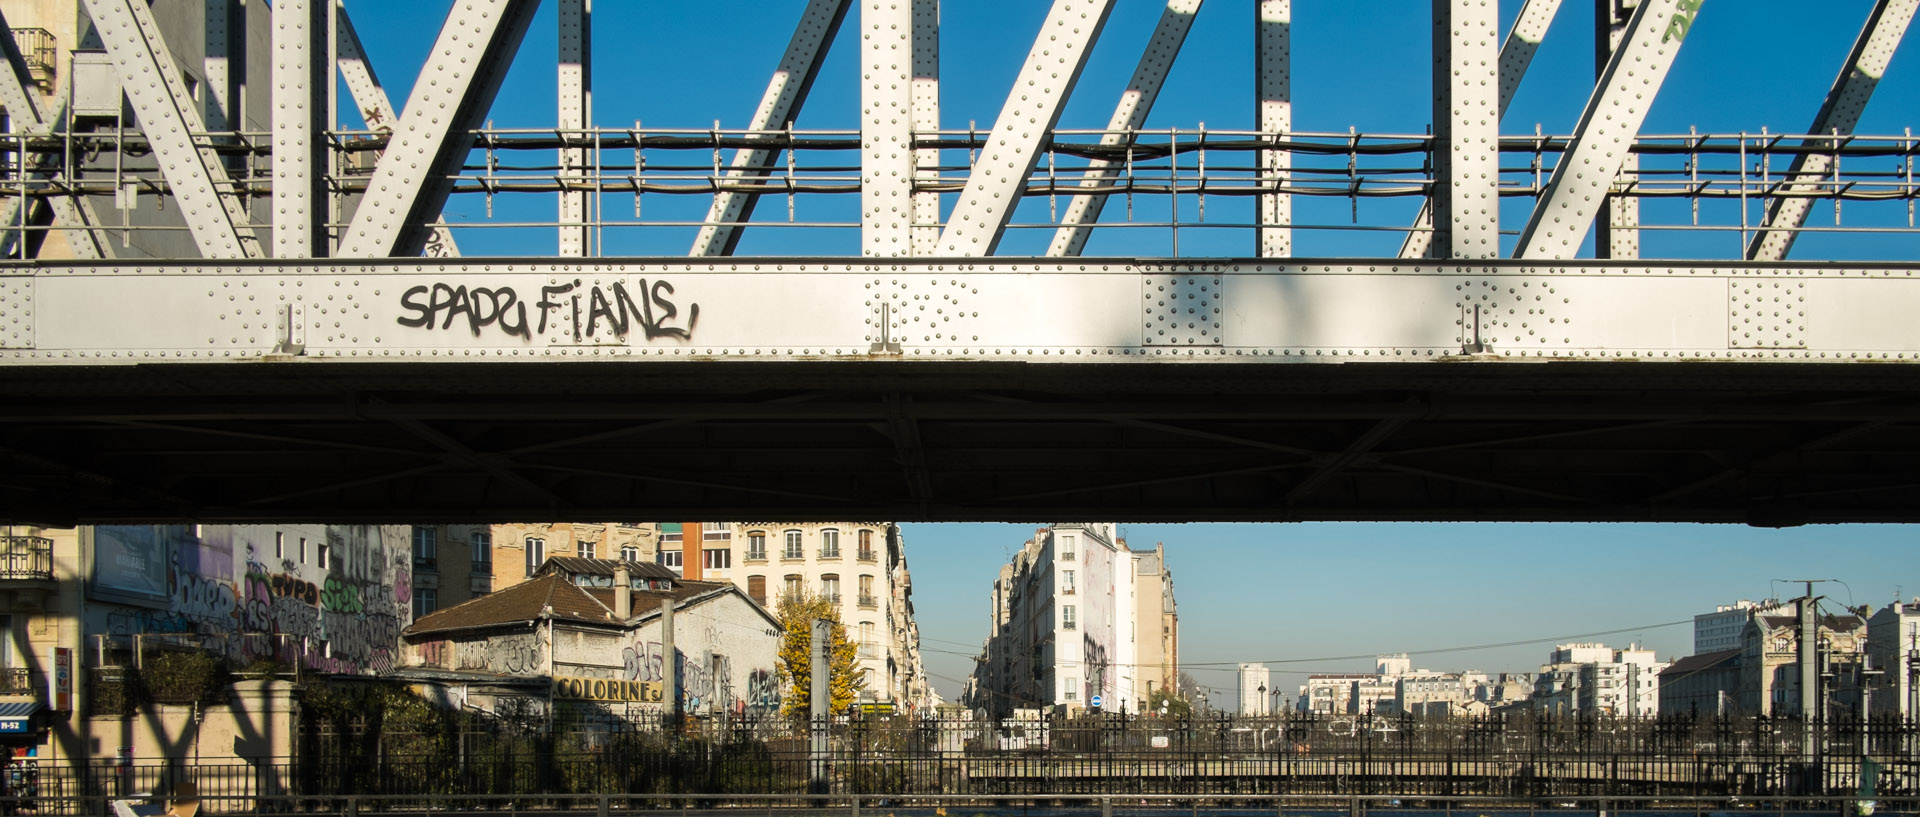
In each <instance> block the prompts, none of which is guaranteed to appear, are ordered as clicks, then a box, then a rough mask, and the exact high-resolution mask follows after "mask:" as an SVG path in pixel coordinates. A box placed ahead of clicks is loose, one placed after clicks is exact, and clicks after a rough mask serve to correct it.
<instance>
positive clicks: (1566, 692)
mask: <svg viewBox="0 0 1920 817" xmlns="http://www.w3.org/2000/svg"><path fill="white" fill-rule="evenodd" d="M1671 663H1672V662H1668V661H1660V660H1659V659H1658V658H1656V657H1655V655H1654V652H1653V651H1652V650H1643V649H1640V648H1639V646H1638V645H1633V646H1629V647H1627V648H1626V649H1614V648H1612V647H1608V646H1607V645H1605V644H1561V645H1558V646H1556V647H1554V648H1553V653H1552V655H1551V657H1550V658H1549V660H1548V663H1547V664H1544V665H1542V666H1541V667H1540V674H1539V675H1537V676H1535V677H1534V689H1533V702H1534V707H1535V708H1536V709H1539V710H1541V711H1545V712H1551V713H1556V714H1569V715H1575V714H1578V715H1616V716H1624V717H1641V716H1650V715H1656V714H1659V711H1660V672H1661V671H1662V670H1665V669H1666V668H1667V667H1668V666H1670V665H1671Z"/></svg>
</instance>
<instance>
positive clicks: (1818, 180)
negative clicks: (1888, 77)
mask: <svg viewBox="0 0 1920 817" xmlns="http://www.w3.org/2000/svg"><path fill="white" fill-rule="evenodd" d="M1916 7H1920V0H1879V2H1876V3H1874V4H1873V11H1871V12H1870V13H1868V15H1867V22H1866V24H1865V25H1863V26H1861V28H1860V36H1859V37H1858V38H1856V39H1855V40H1854V41H1853V49H1852V50H1850V51H1848V52H1847V62H1846V64H1845V65H1842V66H1840V75H1839V76H1838V77H1835V78H1834V80H1833V88H1832V90H1829V91H1827V98H1826V101H1824V102H1822V103H1820V111H1819V113H1816V114H1815V115H1814V117H1813V124H1812V125H1810V126H1808V128H1807V133H1809V134H1813V135H1818V136H1826V135H1832V136H1833V137H1835V138H1834V139H1833V140H1832V141H1831V142H1830V143H1829V144H1831V145H1832V146H1833V147H1835V148H1838V147H1839V144H1840V139H1839V138H1838V137H1843V136H1846V135H1847V134H1851V133H1853V128H1854V126H1855V125H1856V124H1858V123H1859V122H1860V113H1861V112H1862V111H1864V110H1866V107H1867V100H1869V99H1871V98H1872V97H1873V90H1874V89H1875V88H1877V87H1879V85H1880V77H1881V76H1882V75H1884V74H1885V73H1886V72H1887V64H1888V63H1889V62H1891V61H1892V60H1893V51H1894V49H1895V48H1897V47H1898V46H1899V45H1900V39H1901V38H1902V37H1904V36H1905V35H1906V33H1907V25H1908V24H1909V23H1912V22H1913V14H1914V10H1915V8H1916ZM1806 144H1807V145H1808V146H1809V147H1813V146H1818V145H1820V144H1821V142H1820V140H1812V141H1811V142H1809V143H1806ZM1835 161H1836V159H1835V156H1834V153H1819V152H1807V153H1801V154H1798V155H1796V156H1794V158H1793V167H1792V168H1791V169H1789V170H1788V171H1787V175H1786V178H1787V181H1786V183H1785V184H1784V185H1783V187H1784V191H1783V192H1785V193H1786V194H1787V195H1784V196H1776V197H1774V198H1773V199H1772V201H1771V203H1769V204H1768V206H1767V219H1766V222H1765V224H1763V225H1762V227H1761V229H1760V231H1759V232H1756V233H1754V235H1753V238H1752V239H1750V240H1749V241H1748V242H1747V257H1748V258H1750V259H1752V260H1755V261H1779V260H1781V259H1783V258H1786V257H1787V251H1788V250H1790V249H1792V248H1793V240H1794V239H1795V238H1798V237H1799V235H1800V227H1801V226H1802V225H1804V224H1806V223H1807V213H1808V212H1809V211H1811V210H1812V209H1813V203H1814V198H1813V196H1811V195H1809V194H1812V193H1817V192H1818V191H1819V190H1820V189H1821V186H1822V183H1823V182H1826V181H1827V180H1828V174H1830V173H1832V172H1833V166H1834V162H1835Z"/></svg>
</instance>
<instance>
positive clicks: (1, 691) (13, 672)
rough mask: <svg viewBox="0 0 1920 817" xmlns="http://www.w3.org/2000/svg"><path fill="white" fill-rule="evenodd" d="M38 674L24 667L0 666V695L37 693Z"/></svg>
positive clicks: (38, 692)
mask: <svg viewBox="0 0 1920 817" xmlns="http://www.w3.org/2000/svg"><path fill="white" fill-rule="evenodd" d="M38 681H39V674H38V673H36V672H34V671H32V670H29V669H27V668H25V667H0V695H38V694H40V689H41V684H39V683H38Z"/></svg>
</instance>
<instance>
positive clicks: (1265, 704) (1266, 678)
mask: <svg viewBox="0 0 1920 817" xmlns="http://www.w3.org/2000/svg"><path fill="white" fill-rule="evenodd" d="M1271 680H1272V672H1271V671H1269V670H1268V669H1267V665H1266V664H1241V665H1240V714H1242V715H1255V716H1264V715H1271V714H1273V704H1272V703H1271V701H1272V698H1270V697H1268V693H1270V692H1272V691H1273V689H1272V688H1271V687H1270V686H1269V685H1268V683H1269V682H1270V681H1271Z"/></svg>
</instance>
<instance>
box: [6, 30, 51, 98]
mask: <svg viewBox="0 0 1920 817" xmlns="http://www.w3.org/2000/svg"><path fill="white" fill-rule="evenodd" d="M13 44H14V47H16V48H19V49H20V56H21V57H22V58H23V59H24V60H25V61H26V63H27V73H28V74H29V75H31V76H32V78H33V81H34V82H35V83H38V84H40V85H46V84H48V83H50V82H52V81H53V72H54V68H55V66H57V65H59V57H60V45H59V41H58V40H56V39H55V38H54V36H53V32H51V31H48V30H46V29H44V28H16V29H14V30H13Z"/></svg>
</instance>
